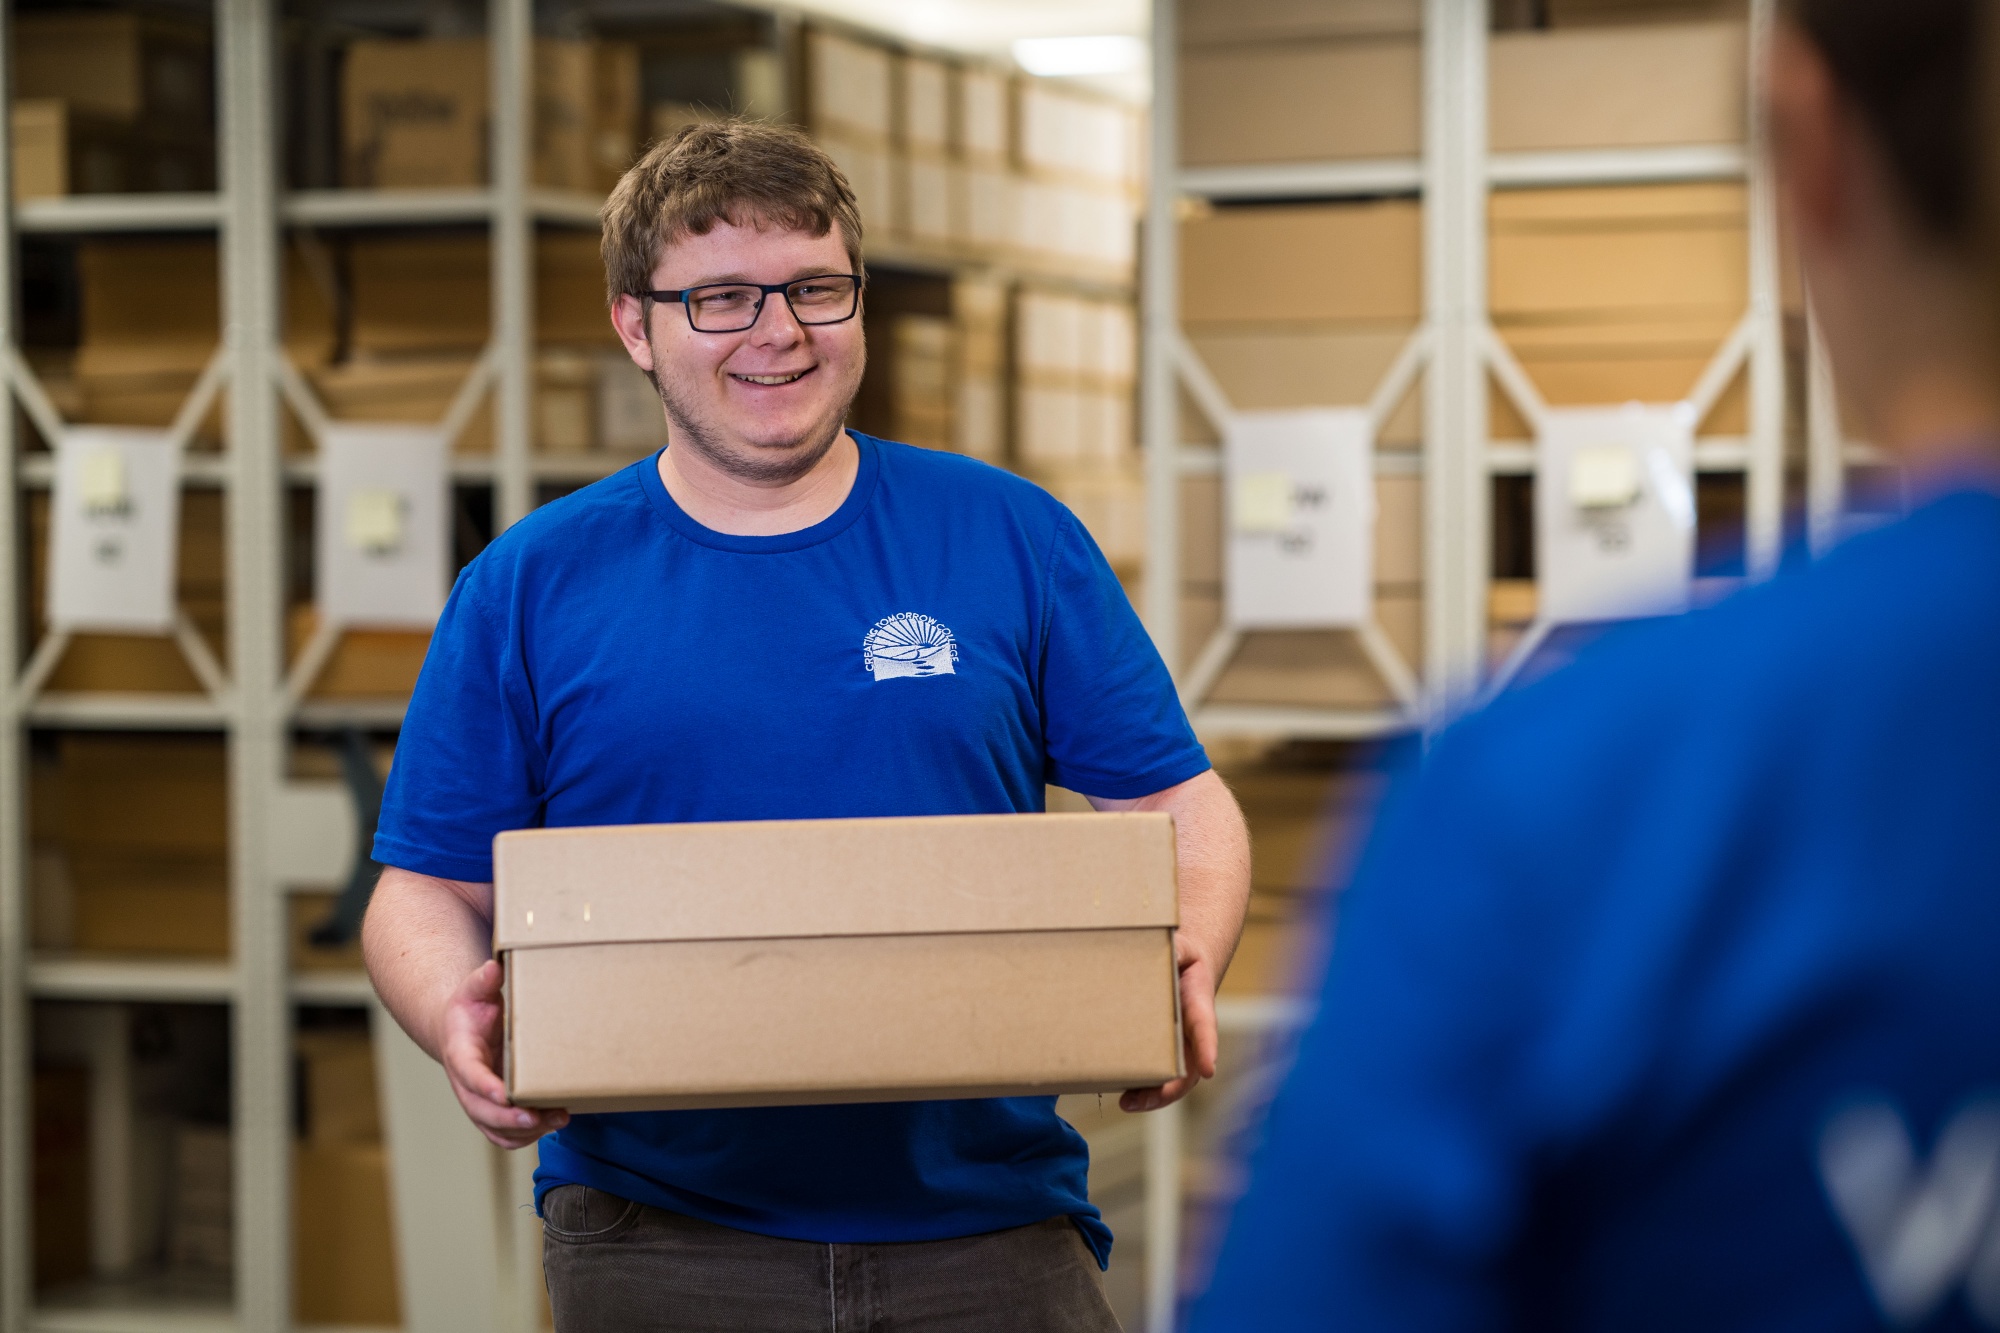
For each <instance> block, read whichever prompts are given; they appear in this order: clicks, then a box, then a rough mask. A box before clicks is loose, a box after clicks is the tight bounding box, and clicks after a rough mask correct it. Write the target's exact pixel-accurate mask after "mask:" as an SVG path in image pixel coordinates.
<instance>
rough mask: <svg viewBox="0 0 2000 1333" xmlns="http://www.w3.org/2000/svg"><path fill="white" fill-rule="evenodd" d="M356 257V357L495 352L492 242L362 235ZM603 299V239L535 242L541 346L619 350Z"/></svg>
mask: <svg viewBox="0 0 2000 1333" xmlns="http://www.w3.org/2000/svg"><path fill="white" fill-rule="evenodd" d="M348 256H349V258H348V263H349V273H350V279H351V282H352V299H353V326H352V339H351V342H352V348H353V351H354V354H355V355H356V356H357V357H363V358H366V357H412V356H439V355H444V354H451V353H456V354H471V353H474V352H476V351H478V350H479V349H480V348H482V347H484V346H485V345H486V340H487V338H488V336H489V330H490V328H491V323H490V313H489V312H490V310H491V291H492V260H491V251H490V250H489V249H488V247H487V241H486V237H485V236H484V235H477V234H466V233H453V232H445V233H433V234H429V235H397V236H360V237H357V238H355V240H354V241H353V242H352V244H351V246H350V248H349V251H348ZM604 296H605V293H604V261H603V258H602V256H601V255H600V253H599V251H598V236H597V233H596V232H584V231H570V230H552V231H547V232H544V233H542V234H541V235H540V236H538V237H536V239H535V340H536V342H537V343H538V344H539V345H542V346H550V345H560V346H608V345H612V344H615V343H616V341H617V335H616V333H615V332H614V331H613V329H612V327H611V316H610V314H609V312H608V309H607V307H606V304H605V299H604Z"/></svg>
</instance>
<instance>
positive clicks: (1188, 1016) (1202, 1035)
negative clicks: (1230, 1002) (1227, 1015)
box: [1181, 977, 1220, 1078]
mask: <svg viewBox="0 0 2000 1333" xmlns="http://www.w3.org/2000/svg"><path fill="white" fill-rule="evenodd" d="M1181 1024H1182V1029H1183V1034H1184V1040H1185V1041H1186V1044H1187V1065H1188V1073H1190V1074H1192V1075H1195V1076H1197V1077H1200V1078H1214V1077H1215V1054H1216V1048H1217V1046H1218V1045H1219V1044H1220V1038H1219V1034H1218V1033H1217V1031H1216V1024H1215V996H1214V994H1213V993H1211V992H1210V990H1209V988H1208V984H1207V979H1206V978H1205V977H1203V978H1194V979H1193V984H1191V985H1188V986H1185V987H1184V988H1183V993H1182V995H1181Z"/></svg>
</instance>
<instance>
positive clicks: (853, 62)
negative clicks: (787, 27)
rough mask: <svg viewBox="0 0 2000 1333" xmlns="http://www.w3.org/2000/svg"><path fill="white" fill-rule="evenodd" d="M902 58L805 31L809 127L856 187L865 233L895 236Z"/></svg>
mask: <svg viewBox="0 0 2000 1333" xmlns="http://www.w3.org/2000/svg"><path fill="white" fill-rule="evenodd" d="M896 59H897V57H896V55H895V53H894V52H892V51H890V50H889V48H887V47H885V46H877V45H875V44H873V43H871V42H864V41H861V40H859V39H856V38H852V37H847V36H842V35H840V34H837V33H832V32H827V31H824V30H821V29H813V30H811V31H809V32H808V33H807V34H806V122H807V125H808V126H809V127H810V129H811V130H812V134H813V137H814V138H815V139H817V140H818V141H819V143H820V146H821V147H823V148H825V149H826V151H827V154H828V155H829V156H830V157H832V158H833V160H834V162H835V163H837V164H838V165H839V167H840V169H841V171H842V173H844V174H845V175H846V177H847V181H848V184H849V185H851V186H853V187H854V194H855V198H856V200H857V202H858V203H859V205H860V208H861V226H862V229H863V230H864V231H865V232H867V233H869V234H871V235H875V236H884V237H886V236H893V235H895V234H896V230H897V223H898V220H899V219H898V213H899V208H898V205H897V201H896V195H897V185H898V182H897V179H896V177H897V172H896V166H895V154H894V148H893V140H894V136H895V128H896V121H895V114H894V108H895V101H896V98H895V65H896Z"/></svg>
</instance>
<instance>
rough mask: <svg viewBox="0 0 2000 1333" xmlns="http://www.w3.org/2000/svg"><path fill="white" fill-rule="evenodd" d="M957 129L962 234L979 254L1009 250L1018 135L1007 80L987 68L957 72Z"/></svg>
mask: <svg viewBox="0 0 2000 1333" xmlns="http://www.w3.org/2000/svg"><path fill="white" fill-rule="evenodd" d="M954 105H955V108H956V112H955V116H954V119H953V126H954V129H955V130H956V132H957V135H958V149H959V160H960V162H961V164H962V166H963V168H964V172H965V194H964V199H965V217H964V220H963V222H962V223H961V224H960V227H959V231H960V234H961V236H962V238H963V240H964V242H965V244H966V245H968V246H970V247H972V248H973V249H974V250H975V251H993V250H998V249H1000V248H1002V247H1004V246H1006V245H1007V244H1008V243H1009V242H1010V241H1011V240H1012V238H1013V232H1014V209H1015V204H1014V194H1015V180H1014V173H1013V167H1012V165H1011V161H1010V159H1011V155H1012V152H1013V145H1014V136H1013V133H1012V126H1013V113H1012V110H1011V96H1010V93H1009V85H1008V80H1007V79H1006V78H1005V77H1004V76H1002V75H1000V74H997V73H995V72H994V71H992V70H989V69H977V68H972V67H967V68H965V69H962V70H960V71H959V75H958V80H957V96H956V98H955V99H954Z"/></svg>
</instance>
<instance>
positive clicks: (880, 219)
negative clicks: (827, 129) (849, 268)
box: [817, 132, 899, 237]
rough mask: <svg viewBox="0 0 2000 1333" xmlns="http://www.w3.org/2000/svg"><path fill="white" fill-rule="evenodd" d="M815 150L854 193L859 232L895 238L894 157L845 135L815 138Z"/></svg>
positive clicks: (872, 145)
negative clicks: (823, 153)
mask: <svg viewBox="0 0 2000 1333" xmlns="http://www.w3.org/2000/svg"><path fill="white" fill-rule="evenodd" d="M817 138H818V140H819V146H820V147H821V148H824V149H825V150H826V155H827V156H828V157H830V158H832V159H833V164H834V165H835V166H836V167H838V168H840V174H841V175H843V176H845V177H847V183H848V185H850V186H851V187H853V190H854V202H855V204H856V206H857V207H858V208H859V209H860V210H861V230H862V231H863V232H864V233H865V234H867V235H870V236H878V237H882V236H893V235H895V234H896V228H897V223H898V221H899V218H898V217H897V204H896V184H897V182H896V177H897V174H898V173H897V168H896V161H895V158H894V156H893V155H892V154H891V153H890V151H889V149H888V148H887V147H886V146H884V145H881V144H877V143H871V142H868V141H866V140H863V139H861V138H859V137H857V136H853V135H849V134H847V133H845V132H842V133H840V134H821V135H819V136H817Z"/></svg>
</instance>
